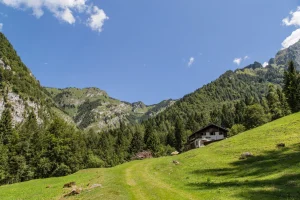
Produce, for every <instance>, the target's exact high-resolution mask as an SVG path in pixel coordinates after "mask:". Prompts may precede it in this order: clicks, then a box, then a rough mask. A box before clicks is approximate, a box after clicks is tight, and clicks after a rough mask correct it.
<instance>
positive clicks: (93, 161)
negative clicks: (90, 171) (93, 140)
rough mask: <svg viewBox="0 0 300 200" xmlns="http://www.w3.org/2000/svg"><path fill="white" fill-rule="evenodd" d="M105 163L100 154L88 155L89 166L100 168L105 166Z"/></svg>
mask: <svg viewBox="0 0 300 200" xmlns="http://www.w3.org/2000/svg"><path fill="white" fill-rule="evenodd" d="M104 166H105V163H104V161H103V160H101V159H100V158H99V157H98V156H95V155H93V154H89V155H88V160H87V165H86V167H87V168H100V167H104Z"/></svg>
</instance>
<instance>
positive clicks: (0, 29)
mask: <svg viewBox="0 0 300 200" xmlns="http://www.w3.org/2000/svg"><path fill="white" fill-rule="evenodd" d="M2 29H3V24H2V23H0V32H2Z"/></svg>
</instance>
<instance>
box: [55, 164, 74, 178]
mask: <svg viewBox="0 0 300 200" xmlns="http://www.w3.org/2000/svg"><path fill="white" fill-rule="evenodd" d="M71 172H72V171H71V169H70V168H69V167H68V166H67V165H65V164H60V165H59V166H58V167H57V168H56V169H55V170H54V171H53V173H52V176H54V177H58V176H66V175H68V174H71Z"/></svg>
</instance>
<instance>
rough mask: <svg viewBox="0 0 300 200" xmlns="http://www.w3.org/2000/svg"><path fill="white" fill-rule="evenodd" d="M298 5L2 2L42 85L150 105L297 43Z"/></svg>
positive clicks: (4, 17) (11, 31) (269, 1)
mask: <svg viewBox="0 0 300 200" xmlns="http://www.w3.org/2000/svg"><path fill="white" fill-rule="evenodd" d="M297 6H300V5H299V2H298V1H296V0H288V1H287V0H263V1H262V0H243V1H241V0H227V1H224V0H209V1H208V0H207V1H200V0H163V1H162V0H151V1H149V0H126V1H125V0H124V1H120V0H101V1H99V0H97V1H96V0H88V1H87V0H35V1H34V0H18V1H17V0H0V29H2V32H3V33H4V34H5V35H6V36H7V37H8V39H9V40H10V41H11V42H12V44H13V45H14V47H15V49H16V50H17V51H18V54H19V55H20V56H21V58H22V60H23V62H24V63H25V64H26V65H27V66H28V67H29V68H30V69H31V70H32V72H33V74H34V75H35V76H36V78H37V79H38V80H40V82H41V84H42V85H43V86H49V87H58V88H64V87H71V86H72V87H80V88H82V87H92V86H94V87H98V88H100V89H102V90H105V91H107V92H108V94H109V95H110V96H112V97H114V98H118V99H121V100H124V101H129V102H135V101H139V100H141V101H143V102H145V103H146V104H153V103H158V102H159V101H161V100H163V99H169V98H173V99H177V98H181V97H182V96H183V95H185V94H188V93H190V92H193V91H194V90H196V89H197V88H199V87H201V86H202V85H203V84H207V83H209V82H211V81H213V80H214V79H216V78H217V77H219V76H220V75H221V74H222V73H224V72H225V71H226V70H234V69H236V68H241V67H244V66H246V65H247V64H250V63H253V62H254V61H259V62H261V63H264V62H265V61H268V60H269V58H271V57H274V55H275V54H276V52H277V51H278V50H280V49H281V48H282V45H283V41H286V43H285V45H286V44H289V43H291V42H293V41H294V40H295V38H298V39H299V38H300V30H299V29H297V27H298V26H300V18H299V16H300V11H299V10H300V9H297ZM291 11H292V12H293V13H290V12H291ZM298 11H299V12H298ZM298 14H299V16H298ZM284 19H285V20H284ZM283 20H284V21H283ZM1 24H2V25H1ZM296 31H298V32H296ZM292 33H293V34H292ZM288 37H290V38H288ZM234 60H235V62H233V61H234ZM237 64H239V65H237Z"/></svg>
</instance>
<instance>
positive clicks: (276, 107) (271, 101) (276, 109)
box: [267, 85, 284, 120]
mask: <svg viewBox="0 0 300 200" xmlns="http://www.w3.org/2000/svg"><path fill="white" fill-rule="evenodd" d="M267 101H268V106H269V109H270V113H271V116H272V120H275V119H278V118H280V117H283V115H284V114H283V111H282V106H281V102H280V100H279V96H278V93H277V90H276V89H275V87H274V85H269V92H268V94H267Z"/></svg>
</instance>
